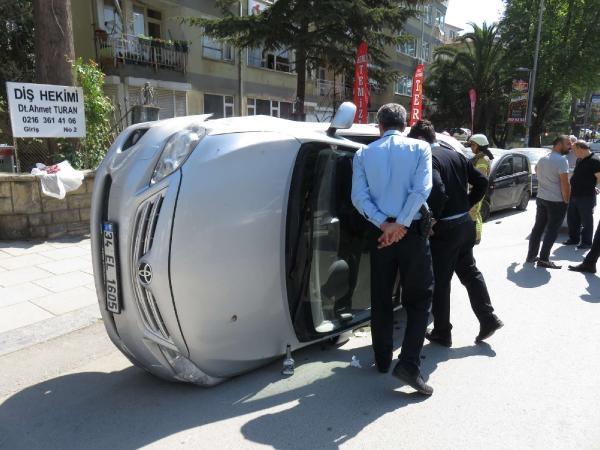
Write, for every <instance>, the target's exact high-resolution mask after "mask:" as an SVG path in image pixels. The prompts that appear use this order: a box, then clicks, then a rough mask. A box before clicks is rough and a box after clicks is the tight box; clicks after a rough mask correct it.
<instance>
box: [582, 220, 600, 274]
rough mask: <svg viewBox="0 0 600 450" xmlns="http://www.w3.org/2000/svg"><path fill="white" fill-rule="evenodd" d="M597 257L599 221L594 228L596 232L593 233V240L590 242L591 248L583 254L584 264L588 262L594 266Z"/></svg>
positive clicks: (598, 256) (599, 233)
mask: <svg viewBox="0 0 600 450" xmlns="http://www.w3.org/2000/svg"><path fill="white" fill-rule="evenodd" d="M598 258H600V223H599V224H598V227H597V228H596V234H594V241H593V242H592V248H591V249H590V251H589V252H588V254H587V255H585V259H584V260H583V262H584V264H588V265H590V266H594V267H595V266H596V263H597V262H598Z"/></svg>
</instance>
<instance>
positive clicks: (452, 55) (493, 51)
mask: <svg viewBox="0 0 600 450" xmlns="http://www.w3.org/2000/svg"><path fill="white" fill-rule="evenodd" d="M471 26H472V27H473V31H472V32H471V33H467V34H465V35H464V36H462V37H461V38H460V39H459V40H458V42H457V43H455V44H451V45H447V46H443V47H440V48H438V49H437V50H436V52H435V60H434V63H433V65H432V68H431V76H430V79H429V81H428V83H427V85H426V91H425V93H426V95H427V97H428V98H431V99H432V100H433V101H434V102H435V103H436V108H437V113H436V114H435V115H434V116H433V117H432V119H434V120H436V116H437V118H439V119H441V120H440V121H441V122H443V123H444V124H448V125H447V126H448V127H455V126H457V125H460V124H467V123H468V124H470V122H471V120H470V115H471V110H470V104H469V90H470V89H475V91H476V92H477V105H476V108H475V120H474V127H473V128H474V129H473V132H474V133H477V132H479V133H485V134H486V135H488V137H489V138H490V139H491V140H492V142H496V143H500V142H502V141H503V138H502V137H499V136H498V135H497V131H498V128H499V127H498V125H499V124H501V123H503V119H504V117H503V115H504V111H505V109H506V95H505V92H506V86H507V76H506V70H505V51H504V45H503V43H502V40H501V39H500V35H499V32H498V27H497V25H487V24H486V23H485V22H484V23H483V25H482V26H481V27H479V26H477V25H475V24H471Z"/></svg>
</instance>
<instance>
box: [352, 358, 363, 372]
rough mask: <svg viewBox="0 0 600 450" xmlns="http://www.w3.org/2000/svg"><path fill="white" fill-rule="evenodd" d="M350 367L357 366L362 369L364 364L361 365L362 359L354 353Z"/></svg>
mask: <svg viewBox="0 0 600 450" xmlns="http://www.w3.org/2000/svg"><path fill="white" fill-rule="evenodd" d="M350 367H357V368H359V369H362V366H361V365H360V361H359V360H358V358H357V357H356V356H355V355H352V361H350Z"/></svg>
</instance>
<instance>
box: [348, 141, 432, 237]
mask: <svg viewBox="0 0 600 450" xmlns="http://www.w3.org/2000/svg"><path fill="white" fill-rule="evenodd" d="M431 178H432V167H431V147H430V146H429V144H428V143H427V142H425V141H421V140H416V139H409V138H406V137H403V136H402V134H401V133H400V132H399V131H395V130H392V131H388V132H386V133H385V134H384V135H383V136H382V137H381V139H379V140H377V141H375V142H373V143H371V144H370V145H368V146H367V147H364V148H362V149H360V150H359V151H358V152H356V155H355V156H354V161H353V174H352V203H353V204H354V206H355V208H356V209H357V210H358V211H359V212H360V213H361V214H363V215H364V216H365V217H366V218H367V219H368V220H369V221H371V222H372V223H373V224H374V225H376V226H377V227H380V226H381V224H382V223H383V222H385V221H386V219H387V218H388V217H395V218H396V223H399V224H401V225H404V226H405V227H409V226H410V224H411V223H412V221H413V220H415V219H418V218H420V217H421V216H420V214H419V209H420V208H421V206H422V205H423V204H424V203H425V202H426V201H427V198H428V197H429V193H430V192H431V187H432V179H431Z"/></svg>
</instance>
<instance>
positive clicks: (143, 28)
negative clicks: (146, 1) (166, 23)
mask: <svg viewBox="0 0 600 450" xmlns="http://www.w3.org/2000/svg"><path fill="white" fill-rule="evenodd" d="M161 26H162V13H160V12H159V11H156V10H154V9H147V8H144V7H141V6H134V7H133V17H132V21H131V25H130V29H131V33H132V34H133V35H134V36H150V37H153V38H157V39H159V38H160V37H161Z"/></svg>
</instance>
